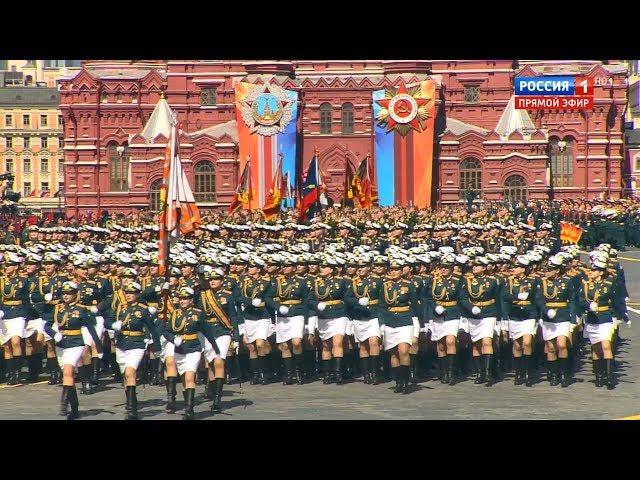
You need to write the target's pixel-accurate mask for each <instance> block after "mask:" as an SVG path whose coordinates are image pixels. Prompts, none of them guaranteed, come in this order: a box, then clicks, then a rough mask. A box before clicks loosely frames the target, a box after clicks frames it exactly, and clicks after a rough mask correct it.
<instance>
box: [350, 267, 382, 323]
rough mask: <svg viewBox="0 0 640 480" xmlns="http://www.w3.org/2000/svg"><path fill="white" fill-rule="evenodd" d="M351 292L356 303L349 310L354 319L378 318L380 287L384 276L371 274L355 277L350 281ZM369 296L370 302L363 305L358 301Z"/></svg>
mask: <svg viewBox="0 0 640 480" xmlns="http://www.w3.org/2000/svg"><path fill="white" fill-rule="evenodd" d="M348 285H349V287H350V288H351V293H352V294H353V296H354V298H355V300H356V303H355V304H354V305H353V307H352V308H351V309H350V310H349V312H348V313H349V316H350V318H352V319H353V320H362V321H365V320H371V319H372V318H378V315H379V314H378V304H379V302H380V288H381V287H382V278H380V277H378V276H375V275H370V276H368V277H367V278H360V277H357V276H356V277H355V278H353V279H351V281H350V282H349V284H348ZM363 297H367V298H368V299H369V304H368V305H367V306H366V307H363V306H362V305H360V304H359V303H358V299H360V298H363Z"/></svg>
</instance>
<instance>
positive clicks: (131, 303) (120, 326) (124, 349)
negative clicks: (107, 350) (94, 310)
mask: <svg viewBox="0 0 640 480" xmlns="http://www.w3.org/2000/svg"><path fill="white" fill-rule="evenodd" d="M141 290H142V288H141V286H140V284H139V283H137V282H129V283H127V284H126V285H125V286H124V287H122V291H123V292H124V298H125V302H124V303H119V304H118V305H117V306H116V309H115V310H110V311H109V315H108V318H107V320H106V322H105V324H106V326H107V328H108V329H110V330H114V331H115V332H116V333H115V337H116V361H117V362H118V365H119V366H120V371H121V372H122V374H123V375H124V382H125V394H126V398H127V406H126V415H125V418H126V419H127V420H137V419H138V398H137V396H136V371H137V370H138V366H139V365H140V362H141V361H142V357H144V353H145V349H146V344H145V341H144V340H145V331H144V329H145V327H146V328H147V331H148V332H150V333H151V336H152V338H153V344H152V345H153V348H155V350H156V351H159V350H160V337H159V335H158V331H157V328H156V325H155V324H154V322H153V319H152V317H151V315H152V314H153V313H155V308H154V309H153V310H151V307H147V306H146V305H145V304H143V303H140V302H138V296H139V295H140V291H141Z"/></svg>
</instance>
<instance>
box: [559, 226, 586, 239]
mask: <svg viewBox="0 0 640 480" xmlns="http://www.w3.org/2000/svg"><path fill="white" fill-rule="evenodd" d="M583 233H584V230H583V229H582V228H581V227H579V226H578V225H576V224H574V223H571V222H560V241H561V242H562V243H573V244H577V243H578V242H579V241H580V238H581V237H582V234H583Z"/></svg>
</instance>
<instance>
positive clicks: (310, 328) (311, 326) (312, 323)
mask: <svg viewBox="0 0 640 480" xmlns="http://www.w3.org/2000/svg"><path fill="white" fill-rule="evenodd" d="M317 329H318V317H317V316H316V315H314V316H313V317H309V320H308V321H307V324H306V325H305V326H304V333H305V334H306V335H315V334H316V330H317Z"/></svg>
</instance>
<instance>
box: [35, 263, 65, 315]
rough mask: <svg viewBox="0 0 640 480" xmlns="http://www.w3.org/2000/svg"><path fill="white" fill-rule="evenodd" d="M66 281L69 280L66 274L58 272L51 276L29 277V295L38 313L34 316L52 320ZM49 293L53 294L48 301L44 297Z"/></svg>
mask: <svg viewBox="0 0 640 480" xmlns="http://www.w3.org/2000/svg"><path fill="white" fill-rule="evenodd" d="M66 281H68V278H67V277H66V276H64V275H58V274H55V275H53V276H51V277H48V276H46V275H39V276H33V277H29V297H30V299H31V306H32V307H33V309H34V311H35V314H36V316H35V317H34V318H42V319H43V320H44V321H45V322H50V321H52V319H53V310H54V307H55V306H56V305H57V304H58V303H60V302H61V298H62V284H63V283H64V282H66ZM47 293H50V294H51V296H52V299H51V300H50V301H48V302H47V301H46V300H45V299H44V296H45V295H46V294H47Z"/></svg>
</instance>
